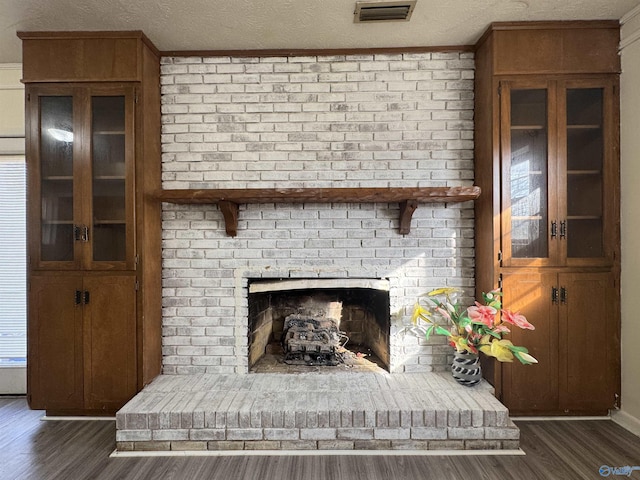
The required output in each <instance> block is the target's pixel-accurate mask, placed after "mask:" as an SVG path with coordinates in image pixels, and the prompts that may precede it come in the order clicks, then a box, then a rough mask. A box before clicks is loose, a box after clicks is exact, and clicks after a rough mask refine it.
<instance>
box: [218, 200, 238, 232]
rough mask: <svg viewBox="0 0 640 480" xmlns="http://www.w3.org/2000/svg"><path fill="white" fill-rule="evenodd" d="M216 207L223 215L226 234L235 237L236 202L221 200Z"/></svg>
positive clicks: (236, 228)
mask: <svg viewBox="0 0 640 480" xmlns="http://www.w3.org/2000/svg"><path fill="white" fill-rule="evenodd" d="M218 207H219V208H220V211H221V212H222V216H223V217H224V225H225V230H226V232H227V235H229V236H230V237H235V236H236V235H237V234H238V204H237V203H234V202H227V201H226V200H221V201H219V202H218Z"/></svg>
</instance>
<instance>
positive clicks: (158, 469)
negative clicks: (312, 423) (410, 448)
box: [0, 398, 640, 480]
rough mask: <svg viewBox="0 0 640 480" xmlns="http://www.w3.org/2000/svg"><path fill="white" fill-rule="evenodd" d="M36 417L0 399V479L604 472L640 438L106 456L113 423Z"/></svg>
mask: <svg viewBox="0 0 640 480" xmlns="http://www.w3.org/2000/svg"><path fill="white" fill-rule="evenodd" d="M42 415H43V412H39V411H32V410H29V408H28V407H27V404H26V401H25V399H24V398H0V479H2V480H14V479H16V480H32V479H34V480H58V479H64V480H85V479H86V480H115V479H132V480H147V479H148V480H160V479H163V480H164V479H171V480H183V479H187V480H190V479H207V480H216V479H221V480H222V479H224V480H242V479H247V480H248V479H252V480H254V479H255V480H324V479H331V480H389V479H393V480H405V479H406V480H418V479H435V480H448V479H452V480H454V479H455V480H459V479H471V478H473V479H487V480H503V479H504V480H506V479H516V478H517V479H519V480H529V479H531V480H538V479H539V480H549V479H551V480H553V479H562V480H572V479H585V480H586V479H597V478H603V477H602V476H601V475H600V474H599V468H600V466H602V465H609V466H612V467H620V466H626V465H629V466H636V465H638V466H640V438H638V437H637V436H635V435H633V434H631V433H629V432H628V431H626V430H624V429H623V428H622V427H620V426H618V425H616V424H615V423H613V422H611V421H608V420H599V421H598V420H592V421H545V422H532V421H520V422H517V425H518V426H519V427H520V430H521V446H522V449H523V450H524V451H525V452H526V455H525V456H375V455H371V456H369V455H365V456H273V457H267V456H264V457H263V456H241V457H153V458H149V457H146V458H140V457H137V458H109V455H110V454H111V452H112V451H113V450H114V447H115V422H110V421H53V422H43V421H40V418H41V417H42ZM610 478H632V479H633V478H638V479H640V471H634V472H632V474H631V476H630V477H621V476H616V475H613V474H612V475H611V476H610Z"/></svg>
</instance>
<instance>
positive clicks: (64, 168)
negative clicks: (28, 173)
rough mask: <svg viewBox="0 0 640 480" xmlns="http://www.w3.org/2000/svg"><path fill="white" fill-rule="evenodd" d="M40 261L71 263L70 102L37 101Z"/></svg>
mask: <svg viewBox="0 0 640 480" xmlns="http://www.w3.org/2000/svg"><path fill="white" fill-rule="evenodd" d="M40 172H41V183H40V189H41V195H42V205H41V207H42V211H41V218H42V235H41V249H40V250H41V258H42V260H43V261H72V260H73V98H72V97H40Z"/></svg>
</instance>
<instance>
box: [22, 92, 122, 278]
mask: <svg viewBox="0 0 640 480" xmlns="http://www.w3.org/2000/svg"><path fill="white" fill-rule="evenodd" d="M27 109H28V117H29V118H30V119H31V131H30V133H31V135H30V138H32V139H35V141H32V142H30V146H31V151H30V166H31V167H32V168H31V171H30V176H29V180H30V185H29V188H30V191H31V192H33V196H34V197H39V198H40V200H39V201H37V202H35V201H34V202H31V206H32V209H33V210H34V211H33V212H32V215H31V218H32V219H35V221H34V223H33V224H32V225H31V229H32V231H33V232H34V235H33V236H32V242H31V259H32V260H31V261H32V266H33V267H34V268H38V269H49V268H68V269H74V270H77V269H82V270H95V269H109V270H113V269H119V270H132V269H133V268H134V257H135V242H134V239H135V232H134V225H133V218H134V194H135V190H134V143H135V138H134V87H133V86H131V85H116V86H113V85H109V86H101V85H92V86H85V85H82V86H28V87H27Z"/></svg>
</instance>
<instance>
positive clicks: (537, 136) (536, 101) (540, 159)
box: [510, 89, 549, 258]
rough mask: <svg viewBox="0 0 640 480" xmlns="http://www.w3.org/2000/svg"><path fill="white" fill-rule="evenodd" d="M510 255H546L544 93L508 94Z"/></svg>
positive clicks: (545, 92) (521, 256) (545, 110)
mask: <svg viewBox="0 0 640 480" xmlns="http://www.w3.org/2000/svg"><path fill="white" fill-rule="evenodd" d="M510 181H511V234H510V236H511V256H512V257H513V258H543V257H547V256H548V253H547V252H548V233H547V232H548V230H547V228H548V227H547V226H548V223H549V222H548V208H547V183H548V182H547V91H546V90H544V89H536V90H512V91H511V178H510Z"/></svg>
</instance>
